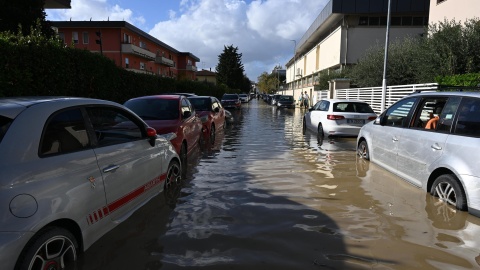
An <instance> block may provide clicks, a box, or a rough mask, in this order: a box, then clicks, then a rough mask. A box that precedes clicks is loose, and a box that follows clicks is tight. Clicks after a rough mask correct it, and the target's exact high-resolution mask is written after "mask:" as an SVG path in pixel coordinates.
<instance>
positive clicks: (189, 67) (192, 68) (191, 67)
mask: <svg viewBox="0 0 480 270" xmlns="http://www.w3.org/2000/svg"><path fill="white" fill-rule="evenodd" d="M186 70H188V71H194V72H196V71H197V67H196V66H194V65H187V67H186Z"/></svg>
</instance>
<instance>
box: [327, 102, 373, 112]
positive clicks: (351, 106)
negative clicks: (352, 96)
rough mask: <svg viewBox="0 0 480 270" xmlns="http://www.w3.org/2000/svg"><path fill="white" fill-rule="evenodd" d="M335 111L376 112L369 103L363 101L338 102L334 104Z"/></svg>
mask: <svg viewBox="0 0 480 270" xmlns="http://www.w3.org/2000/svg"><path fill="white" fill-rule="evenodd" d="M333 111H334V112H352V113H374V111H373V109H372V108H371V107H370V105H368V104H367V103H361V102H337V103H334V104H333Z"/></svg>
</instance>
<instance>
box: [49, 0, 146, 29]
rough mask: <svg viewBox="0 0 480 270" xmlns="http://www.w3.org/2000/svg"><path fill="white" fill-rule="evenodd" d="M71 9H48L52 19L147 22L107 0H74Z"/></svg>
mask: <svg viewBox="0 0 480 270" xmlns="http://www.w3.org/2000/svg"><path fill="white" fill-rule="evenodd" d="M71 6H72V8H71V9H59V10H48V11H47V14H48V17H47V19H48V20H51V21H68V20H72V21H88V20H92V21H107V20H110V21H127V22H129V23H131V24H133V25H136V26H141V25H143V24H145V18H143V17H142V16H138V17H134V16H133V11H132V10H130V9H124V8H122V7H120V6H119V5H110V4H108V2H107V0H72V2H71Z"/></svg>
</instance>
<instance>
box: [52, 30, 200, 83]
mask: <svg viewBox="0 0 480 270" xmlns="http://www.w3.org/2000/svg"><path fill="white" fill-rule="evenodd" d="M54 26H55V27H56V28H57V29H58V33H59V35H60V37H61V38H63V39H64V41H65V44H66V45H67V46H72V42H73V47H75V48H77V49H84V50H89V51H91V52H94V53H103V55H104V56H106V57H108V58H110V59H112V60H113V61H114V62H115V64H116V65H117V66H119V67H122V68H125V69H127V70H131V71H134V72H142V73H149V74H156V75H160V76H167V77H173V78H179V73H180V70H181V71H182V74H180V75H181V76H182V78H184V79H189V80H195V71H196V62H198V61H199V59H198V58H197V57H196V56H194V55H193V54H190V53H180V52H178V51H176V50H175V49H173V48H171V47H169V46H168V45H166V44H164V45H162V44H163V43H162V42H161V41H158V40H156V39H155V38H153V37H151V36H149V35H148V34H146V33H143V32H142V31H140V30H138V29H136V28H135V27H134V26H131V25H129V24H128V23H125V22H114V21H112V22H93V21H90V22H88V21H86V22H54ZM97 32H100V33H101V39H102V46H101V47H100V44H97V43H96V40H98V39H99V37H98V36H97ZM74 33H76V34H74ZM74 37H75V38H74ZM74 39H75V41H73V40H74ZM161 57H164V58H166V59H169V60H171V61H173V66H171V65H169V64H165V63H162V61H160V58H161ZM179 61H182V63H181V64H183V68H182V69H180V68H179V67H178V64H179Z"/></svg>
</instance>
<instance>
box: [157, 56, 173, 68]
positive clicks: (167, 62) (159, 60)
mask: <svg viewBox="0 0 480 270" xmlns="http://www.w3.org/2000/svg"><path fill="white" fill-rule="evenodd" d="M155 63H157V64H163V65H166V66H169V67H173V66H175V62H173V60H172V59H168V58H166V57H163V56H157V57H156V58H155Z"/></svg>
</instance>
